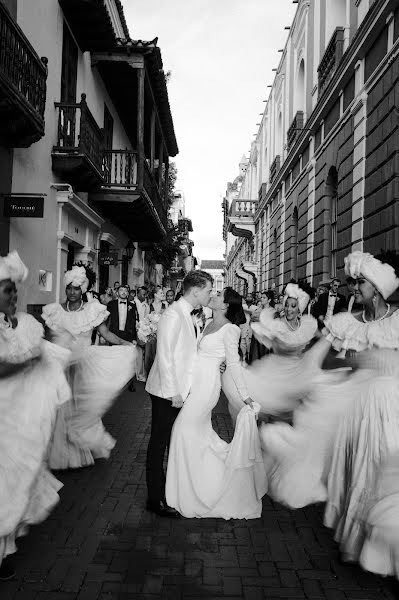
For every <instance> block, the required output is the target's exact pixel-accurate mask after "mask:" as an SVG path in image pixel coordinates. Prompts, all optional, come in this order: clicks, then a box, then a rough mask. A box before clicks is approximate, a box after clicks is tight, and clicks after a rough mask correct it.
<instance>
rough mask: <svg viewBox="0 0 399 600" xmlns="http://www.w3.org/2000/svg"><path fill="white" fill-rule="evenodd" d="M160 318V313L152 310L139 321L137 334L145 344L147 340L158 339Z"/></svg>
mask: <svg viewBox="0 0 399 600" xmlns="http://www.w3.org/2000/svg"><path fill="white" fill-rule="evenodd" d="M160 318H161V315H160V314H158V313H156V312H152V313H150V314H149V315H148V316H147V317H145V318H144V319H142V320H141V321H140V322H139V328H138V330H137V336H138V338H139V340H140V341H141V342H142V343H143V344H146V343H147V342H150V341H151V340H155V339H156V337H157V330H158V322H159V319H160Z"/></svg>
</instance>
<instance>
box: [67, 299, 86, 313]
mask: <svg viewBox="0 0 399 600" xmlns="http://www.w3.org/2000/svg"><path fill="white" fill-rule="evenodd" d="M82 308H83V300H81V301H80V306H79V308H75V309H74V310H71V309H70V308H69V300H67V303H66V309H67V311H68V312H78V310H82Z"/></svg>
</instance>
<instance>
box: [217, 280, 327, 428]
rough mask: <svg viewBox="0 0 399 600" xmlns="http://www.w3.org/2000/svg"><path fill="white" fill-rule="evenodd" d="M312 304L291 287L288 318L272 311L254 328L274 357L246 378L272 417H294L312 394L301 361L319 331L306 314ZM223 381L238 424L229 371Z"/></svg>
mask: <svg viewBox="0 0 399 600" xmlns="http://www.w3.org/2000/svg"><path fill="white" fill-rule="evenodd" d="M308 301H309V295H308V294H307V293H306V292H305V291H304V290H302V289H301V288H300V287H299V286H298V285H297V284H291V283H290V284H288V285H287V286H286V296H285V304H284V306H285V309H284V317H282V318H280V317H279V315H278V314H277V313H276V311H275V308H271V307H270V308H269V309H264V310H262V312H261V314H260V320H259V322H257V323H252V324H251V327H252V330H253V333H254V335H255V337H256V339H257V340H258V341H259V342H260V343H262V344H263V345H264V346H266V348H269V349H272V350H273V354H270V355H268V356H265V357H263V358H261V359H260V360H258V361H255V363H254V364H253V365H250V366H249V367H247V368H246V369H243V373H242V377H243V378H244V381H245V384H246V387H247V389H248V392H249V395H250V396H251V398H252V399H253V400H255V401H256V402H257V403H258V404H260V406H261V412H264V413H266V414H268V415H278V416H281V415H283V414H284V413H291V412H292V411H293V410H294V409H295V408H296V407H297V406H298V404H299V401H300V399H301V398H303V397H304V395H305V394H306V391H307V390H308V382H307V381H304V380H303V378H302V377H301V375H302V374H303V365H302V363H301V357H302V354H303V352H304V350H305V348H306V346H307V345H308V344H309V342H310V341H311V340H312V339H313V337H314V336H315V334H316V330H317V323H316V320H315V319H314V318H313V317H310V316H308V315H303V314H302V312H303V311H304V310H305V308H306V305H307V302H308ZM222 381H223V391H224V392H225V394H226V396H227V398H228V400H229V410H230V414H231V416H232V419H233V420H235V418H236V416H237V414H238V412H239V411H240V410H241V403H240V398H239V396H238V395H237V393H236V388H235V386H234V385H232V378H231V377H230V370H229V368H228V367H227V369H226V372H225V374H224V375H223V378H222Z"/></svg>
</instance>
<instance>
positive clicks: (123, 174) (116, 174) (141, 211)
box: [89, 150, 168, 242]
mask: <svg viewBox="0 0 399 600" xmlns="http://www.w3.org/2000/svg"><path fill="white" fill-rule="evenodd" d="M102 175H103V180H102V183H101V186H99V187H98V188H97V189H95V190H93V191H92V192H91V193H90V196H89V199H90V202H91V203H93V204H95V206H96V208H97V209H98V210H99V211H100V212H101V213H102V214H103V215H104V216H105V217H106V218H109V219H110V220H111V221H112V222H113V223H115V225H117V226H118V227H120V228H121V229H122V230H123V231H125V232H126V233H127V234H128V235H129V237H130V238H131V239H134V240H135V241H137V242H155V241H158V240H160V239H161V238H162V237H164V236H165V235H166V229H167V209H168V203H167V197H166V187H165V183H164V179H163V178H162V177H161V178H160V177H159V172H158V169H154V171H151V168H150V165H149V164H148V161H147V160H146V159H145V158H144V157H143V156H142V155H141V156H140V154H139V153H138V152H137V151H136V150H106V151H104V152H103V160H102Z"/></svg>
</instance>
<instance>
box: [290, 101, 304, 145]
mask: <svg viewBox="0 0 399 600" xmlns="http://www.w3.org/2000/svg"><path fill="white" fill-rule="evenodd" d="M303 125H304V122H303V111H302V110H298V111H297V113H296V115H295V117H294V120H293V121H292V123H291V125H290V126H289V128H288V131H287V151H288V152H289V151H290V149H291V148H292V146H293V145H294V144H295V142H296V139H297V137H298V136H299V134H300V132H301V130H302V129H303Z"/></svg>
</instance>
